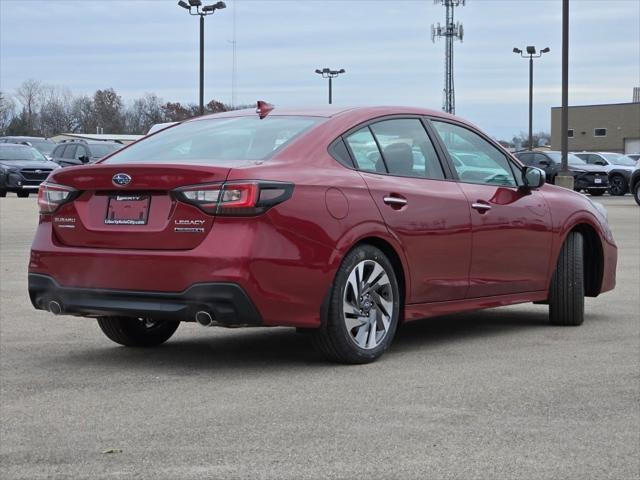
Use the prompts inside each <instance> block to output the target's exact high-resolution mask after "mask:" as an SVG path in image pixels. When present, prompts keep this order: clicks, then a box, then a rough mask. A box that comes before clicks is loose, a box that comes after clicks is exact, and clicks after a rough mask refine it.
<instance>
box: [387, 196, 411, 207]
mask: <svg viewBox="0 0 640 480" xmlns="http://www.w3.org/2000/svg"><path fill="white" fill-rule="evenodd" d="M382 200H383V201H384V203H386V204H387V205H391V206H398V207H402V206H403V205H406V204H407V203H408V202H407V199H406V198H402V197H391V196H387V197H384V198H383V199H382Z"/></svg>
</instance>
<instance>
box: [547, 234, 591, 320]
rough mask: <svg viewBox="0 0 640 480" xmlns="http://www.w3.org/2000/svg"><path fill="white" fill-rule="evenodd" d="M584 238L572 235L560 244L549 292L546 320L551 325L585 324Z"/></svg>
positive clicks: (579, 235)
mask: <svg viewBox="0 0 640 480" xmlns="http://www.w3.org/2000/svg"><path fill="white" fill-rule="evenodd" d="M583 248H584V247H583V239H582V235H581V234H580V233H578V232H571V233H569V235H568V236H567V239H566V240H565V242H564V245H562V250H560V256H559V257H558V263H557V265H556V271H555V272H554V273H553V278H552V279H551V288H550V289H549V321H550V322H551V324H552V325H572V326H577V325H582V323H583V322H584V264H583V255H584V254H583Z"/></svg>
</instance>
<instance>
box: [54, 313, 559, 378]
mask: <svg viewBox="0 0 640 480" xmlns="http://www.w3.org/2000/svg"><path fill="white" fill-rule="evenodd" d="M547 325H548V316H547V313H546V310H541V311H540V312H532V311H530V310H529V311H521V312H518V311H513V310H487V311H481V312H472V313H465V314H456V315H449V316H445V317H433V318H427V319H424V320H418V321H415V322H411V323H408V324H406V325H403V326H402V328H401V329H400V331H399V332H398V334H397V335H396V338H395V341H394V343H393V345H392V346H391V349H390V352H393V354H410V353H411V352H412V351H414V350H422V351H424V350H425V349H429V348H434V347H438V346H443V345H447V344H450V343H458V342H462V341H467V340H468V341H471V340H473V339H474V338H478V337H495V336H499V335H502V334H505V333H511V332H513V331H519V330H522V331H524V330H527V329H530V328H539V327H545V326H547ZM192 327H195V326H192ZM96 333H97V332H96ZM105 341H106V340H105ZM60 360H62V359H58V360H57V361H60ZM66 361H68V362H73V363H74V364H83V365H87V364H90V365H92V366H96V365H100V366H101V367H111V368H117V367H123V368H132V367H137V368H144V369H154V370H157V369H166V368H167V367H168V368H170V369H176V368H177V369H180V371H196V372H202V371H203V370H205V371H206V370H211V369H215V370H230V369H255V368H258V369H260V368H266V369H273V368H283V367H284V368H286V367H292V368H297V367H300V366H303V365H304V366H305V368H309V367H313V366H318V367H321V368H326V365H327V362H326V361H325V360H324V359H323V358H322V356H320V355H319V354H318V353H316V352H315V350H314V349H313V346H312V345H311V341H310V339H309V338H308V335H307V334H297V333H296V332H295V330H294V329H292V328H282V327H276V328H255V329H241V330H234V331H227V330H223V329H211V330H210V331H207V329H201V328H192V329H191V330H190V331H188V332H186V333H185V334H183V335H182V336H180V335H178V336H177V337H176V338H174V339H171V340H169V341H168V342H167V343H166V344H164V345H162V346H159V347H156V348H150V349H146V348H126V347H119V346H115V345H114V346H108V347H99V348H95V347H93V348H84V349H82V350H76V351H74V352H73V354H72V355H69V356H68V357H67V358H66ZM383 361H384V360H383Z"/></svg>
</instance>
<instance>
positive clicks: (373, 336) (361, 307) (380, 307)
mask: <svg viewBox="0 0 640 480" xmlns="http://www.w3.org/2000/svg"><path fill="white" fill-rule="evenodd" d="M371 286H374V288H370V287H371ZM400 303H401V302H400V292H399V288H398V281H397V279H396V275H395V272H394V270H393V265H391V262H390V261H389V259H388V258H387V257H386V256H385V255H384V253H382V251H380V250H379V249H377V248H375V247H373V246H371V245H362V246H359V247H357V248H355V249H353V250H352V251H351V252H349V253H348V254H347V256H346V257H345V258H344V260H343V261H342V265H340V268H339V269H338V272H337V273H336V277H335V280H334V283H333V286H332V289H331V294H330V299H329V308H328V312H327V318H326V323H325V324H324V325H323V326H322V327H320V328H319V329H315V330H313V331H312V332H311V339H312V342H313V345H314V346H315V347H316V349H317V350H318V351H319V352H320V353H322V354H323V355H324V356H325V357H326V358H327V359H328V360H330V361H333V362H340V363H350V364H361V363H369V362H373V361H374V360H376V359H377V358H379V357H380V356H381V355H382V354H383V353H384V352H385V351H386V350H387V348H388V347H389V345H391V342H392V341H393V337H394V336H395V333H396V329H397V327H398V320H399V318H400Z"/></svg>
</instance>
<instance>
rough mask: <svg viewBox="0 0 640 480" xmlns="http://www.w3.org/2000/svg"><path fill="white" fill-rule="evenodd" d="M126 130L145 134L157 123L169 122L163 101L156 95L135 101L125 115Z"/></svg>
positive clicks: (149, 95)
mask: <svg viewBox="0 0 640 480" xmlns="http://www.w3.org/2000/svg"><path fill="white" fill-rule="evenodd" d="M125 120H126V130H127V131H128V132H129V133H136V134H145V133H147V132H148V131H149V128H151V126H153V125H154V124H156V123H162V122H165V121H167V120H166V118H165V111H164V109H163V105H162V100H161V99H160V98H158V96H157V95H156V94H154V93H147V94H145V96H144V97H142V98H138V99H136V100H134V102H133V104H132V105H131V107H129V108H128V109H127V111H126V114H125Z"/></svg>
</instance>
